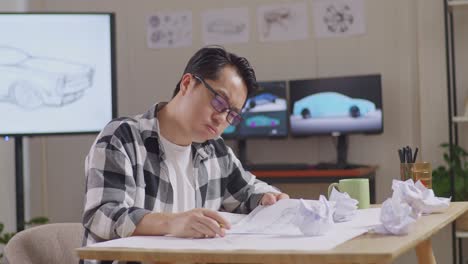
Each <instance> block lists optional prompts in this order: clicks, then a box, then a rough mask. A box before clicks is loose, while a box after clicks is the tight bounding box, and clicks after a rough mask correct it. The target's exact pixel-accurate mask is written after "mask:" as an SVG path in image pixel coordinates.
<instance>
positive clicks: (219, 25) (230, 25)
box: [206, 18, 247, 35]
mask: <svg viewBox="0 0 468 264" xmlns="http://www.w3.org/2000/svg"><path fill="white" fill-rule="evenodd" d="M246 28H247V26H246V25H245V24H244V23H243V22H241V21H235V20H229V19H222V18H220V19H215V20H213V21H210V22H209V23H208V25H207V27H206V30H207V31H208V32H209V33H214V34H223V35H240V34H241V33H242V32H244V31H245V30H246Z"/></svg>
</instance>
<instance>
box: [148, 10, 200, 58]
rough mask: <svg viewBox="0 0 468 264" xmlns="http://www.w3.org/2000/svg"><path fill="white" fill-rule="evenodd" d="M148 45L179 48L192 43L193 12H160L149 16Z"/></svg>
mask: <svg viewBox="0 0 468 264" xmlns="http://www.w3.org/2000/svg"><path fill="white" fill-rule="evenodd" d="M147 23H148V24H147V42H148V47H149V48H152V49H158V48H177V47H188V46H191V45H192V12H191V11H177V12H158V13H156V14H154V15H151V16H149V17H148V21H147Z"/></svg>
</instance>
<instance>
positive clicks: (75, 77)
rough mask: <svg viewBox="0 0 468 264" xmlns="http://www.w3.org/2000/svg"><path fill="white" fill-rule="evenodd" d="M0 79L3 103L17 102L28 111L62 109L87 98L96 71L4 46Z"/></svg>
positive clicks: (80, 65) (0, 58) (0, 53)
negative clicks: (48, 108) (84, 97)
mask: <svg viewBox="0 0 468 264" xmlns="http://www.w3.org/2000/svg"><path fill="white" fill-rule="evenodd" d="M0 76H2V78H1V79H0V103H1V102H7V103H13V104H16V105H17V106H19V107H22V108H25V109H34V108H37V107H41V106H53V107H61V106H64V105H67V104H70V103H72V102H75V101H76V100H78V99H80V98H81V97H83V95H84V93H85V90H86V89H88V88H90V87H91V86H92V85H93V77H94V69H93V68H92V67H90V66H87V65H84V64H80V63H76V62H70V61H66V60H62V59H58V58H47V57H38V56H33V55H30V54H29V53H27V52H26V51H24V50H21V49H18V48H14V47H5V46H0Z"/></svg>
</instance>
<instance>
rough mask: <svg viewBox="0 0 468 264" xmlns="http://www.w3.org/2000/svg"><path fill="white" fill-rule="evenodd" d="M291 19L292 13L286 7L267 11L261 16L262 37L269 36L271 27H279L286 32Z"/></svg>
mask: <svg viewBox="0 0 468 264" xmlns="http://www.w3.org/2000/svg"><path fill="white" fill-rule="evenodd" d="M293 19H294V17H293V13H292V11H291V10H290V9H289V8H286V7H281V8H275V9H272V10H269V11H267V12H266V13H265V14H264V15H263V21H264V23H265V28H264V31H263V36H265V37H268V36H270V33H271V30H272V27H279V28H281V29H282V30H283V31H288V28H289V24H291V21H292V20H293Z"/></svg>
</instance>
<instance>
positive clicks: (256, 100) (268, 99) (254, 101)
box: [245, 93, 278, 110]
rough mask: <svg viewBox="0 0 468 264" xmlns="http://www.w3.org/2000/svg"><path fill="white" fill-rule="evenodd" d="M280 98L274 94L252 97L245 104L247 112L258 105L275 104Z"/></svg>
mask: <svg viewBox="0 0 468 264" xmlns="http://www.w3.org/2000/svg"><path fill="white" fill-rule="evenodd" d="M277 98H278V96H276V95H274V94H272V93H261V94H259V95H256V96H254V97H250V98H249V99H247V101H246V102H245V108H246V110H249V109H252V108H254V107H255V106H257V105H264V104H269V103H274V102H275V101H276V99H277Z"/></svg>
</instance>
